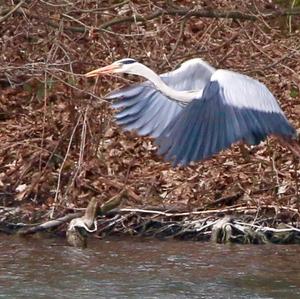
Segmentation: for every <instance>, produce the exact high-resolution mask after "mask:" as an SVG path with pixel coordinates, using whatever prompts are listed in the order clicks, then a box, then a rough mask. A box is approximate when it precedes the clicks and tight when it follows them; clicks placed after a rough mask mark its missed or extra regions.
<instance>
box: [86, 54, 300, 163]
mask: <svg viewBox="0 0 300 299" xmlns="http://www.w3.org/2000/svg"><path fill="white" fill-rule="evenodd" d="M112 73H127V74H133V75H139V76H142V77H144V78H146V79H147V81H145V82H143V83H140V84H134V85H131V86H129V87H126V88H122V89H119V90H116V91H113V92H111V93H110V94H108V95H107V96H106V98H107V99H109V100H114V101H113V102H112V106H113V108H116V109H118V111H117V112H116V122H117V123H118V124H119V125H121V126H122V127H123V128H124V129H125V130H135V131H136V132H137V133H138V134H139V135H142V136H144V135H150V136H152V137H154V138H155V139H156V144H157V145H158V146H159V150H158V153H159V154H161V155H163V156H164V158H165V159H166V160H167V161H172V162H173V164H174V165H177V164H181V165H187V164H189V163H190V162H192V161H199V160H203V159H206V158H209V157H211V156H212V155H214V154H216V153H218V152H220V151H221V150H224V149H226V148H228V147H230V146H231V144H233V143H235V142H237V141H240V140H241V141H244V142H245V143H247V144H250V145H257V144H259V143H260V142H261V141H262V140H264V139H265V138H266V137H267V136H268V135H275V136H277V137H278V138H279V139H280V140H281V141H283V142H284V143H285V144H287V146H288V147H289V148H290V149H291V150H292V151H293V152H294V154H296V155H297V156H300V146H299V145H298V144H297V142H296V141H295V137H296V130H295V129H294V128H293V126H292V125H291V124H290V123H289V121H288V120H287V118H286V116H285V115H284V113H283V111H282V110H281V108H280V106H279V104H278V102H277V100H276V99H275V97H274V96H273V94H272V93H271V92H270V91H269V89H268V88H267V87H266V86H265V85H264V84H263V83H261V82H259V81H257V80H255V79H253V78H251V77H249V76H246V75H242V74H240V73H237V72H233V71H229V70H223V69H215V68H214V67H212V66H211V65H209V64H208V63H207V62H205V61H203V60H202V59H200V58H194V59H191V60H188V61H186V62H184V63H183V64H182V65H181V66H180V67H179V68H178V69H176V70H174V71H171V72H168V73H164V74H161V75H157V74H156V73H155V72H153V71H152V70H151V69H150V68H148V67H146V66H145V65H143V64H141V63H139V62H137V61H136V60H134V59H132V58H125V59H121V60H118V61H116V62H114V63H112V64H111V65H108V66H105V67H101V68H98V69H96V70H93V71H91V72H89V73H87V74H85V76H86V77H93V76H98V75H101V74H112Z"/></svg>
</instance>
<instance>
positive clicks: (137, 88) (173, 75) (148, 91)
mask: <svg viewBox="0 0 300 299" xmlns="http://www.w3.org/2000/svg"><path fill="white" fill-rule="evenodd" d="M214 71H215V69H214V68H213V67H211V66H210V65H209V64H207V63H206V62H204V61H202V60H201V59H198V58H197V59H191V60H189V61H186V62H185V63H183V64H182V65H181V67H180V68H178V69H176V70H175V71H172V72H169V73H165V74H162V75H161V76H160V77H161V79H162V80H163V81H164V83H165V84H167V85H168V86H170V87H171V88H173V89H175V90H178V91H182V90H199V91H200V90H203V88H204V87H205V85H206V84H207V83H208V82H209V80H210V77H211V75H212V73H213V72H214ZM106 98H107V99H116V100H115V101H114V102H113V104H112V106H113V107H114V108H116V109H119V112H117V114H116V121H117V123H118V124H120V125H121V126H122V127H123V128H124V129H126V130H135V131H137V133H138V134H139V135H151V136H153V137H158V136H159V135H160V134H161V133H162V132H163V131H164V129H165V128H166V127H167V126H168V125H169V124H170V122H171V121H172V120H173V119H174V118H176V116H177V115H178V114H179V113H180V112H181V111H182V109H183V108H184V106H183V105H184V104H181V103H179V102H176V101H173V100H172V99H170V98H168V97H166V96H165V95H164V94H162V93H161V92H160V91H159V90H157V89H156V88H155V86H153V85H152V84H151V82H149V81H146V82H144V83H142V84H136V85H132V86H130V87H127V88H124V89H120V90H117V91H113V92H112V93H110V94H109V95H108V96H107V97H106Z"/></svg>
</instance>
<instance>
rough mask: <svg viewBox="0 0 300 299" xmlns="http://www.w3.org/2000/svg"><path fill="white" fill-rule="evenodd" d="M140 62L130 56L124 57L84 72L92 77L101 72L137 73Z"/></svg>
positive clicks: (101, 73)
mask: <svg viewBox="0 0 300 299" xmlns="http://www.w3.org/2000/svg"><path fill="white" fill-rule="evenodd" d="M141 66H142V64H140V63H138V62H137V61H136V60H134V59H132V58H124V59H120V60H117V61H115V62H113V63H112V64H110V65H107V66H104V67H101V68H98V69H95V70H93V71H91V72H88V73H86V74H85V76H86V77H94V76H99V75H103V74H115V73H126V74H133V75H137V74H139V72H138V71H139V69H140V67H141Z"/></svg>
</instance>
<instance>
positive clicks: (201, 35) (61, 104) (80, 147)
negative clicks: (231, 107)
mask: <svg viewBox="0 0 300 299" xmlns="http://www.w3.org/2000/svg"><path fill="white" fill-rule="evenodd" d="M171 2H172V1H153V2H151V1H139V4H136V3H132V1H131V2H130V3H129V2H128V1H123V2H120V3H119V2H118V3H114V4H112V3H111V1H106V2H105V1H104V2H103V3H102V4H101V5H102V7H101V8H100V7H98V1H88V3H87V2H86V1H77V2H76V4H75V3H72V2H68V3H66V5H63V6H59V7H58V6H53V5H51V3H48V2H41V1H35V2H32V3H27V2H26V1H25V2H22V1H21V2H20V3H19V4H16V5H13V4H11V3H7V4H3V6H2V7H1V10H0V23H1V29H0V33H1V35H0V42H1V43H0V45H1V53H2V55H0V65H1V67H0V89H1V94H0V229H1V230H2V231H4V232H5V231H6V232H8V233H9V232H11V231H13V232H16V230H17V229H19V228H20V227H28V226H29V227H30V226H32V225H35V224H42V223H47V222H48V221H52V220H54V219H61V218H63V217H66V218H63V219H68V220H66V221H65V222H63V224H62V225H61V226H59V228H58V232H62V233H63V232H64V231H66V230H67V227H68V223H69V221H70V219H69V218H68V215H70V214H73V213H75V214H76V213H77V212H81V213H82V210H83V209H85V207H86V206H87V205H88V204H89V202H90V201H91V199H92V198H94V197H95V198H97V200H98V202H99V205H101V204H104V203H105V202H106V201H108V200H109V199H111V198H112V197H114V196H116V195H118V194H119V193H120V192H122V190H124V188H125V189H126V190H127V196H126V199H125V200H124V201H123V202H122V205H121V206H120V209H132V210H131V212H130V211H129V210H128V211H127V212H126V213H127V214H126V217H125V214H124V213H125V211H124V210H122V211H121V212H120V214H118V211H116V214H114V216H112V218H110V217H111V216H109V215H110V214H109V215H108V216H106V218H103V219H100V220H99V225H100V227H101V226H102V225H105V223H106V222H105V221H107V223H110V224H111V226H109V227H108V228H107V230H108V231H109V229H110V228H111V229H112V231H113V228H114V229H115V232H116V233H121V231H119V229H121V228H122V226H123V225H124V231H123V232H122V233H125V234H127V233H128V234H129V233H130V232H131V231H132V233H133V234H141V233H142V232H143V230H144V229H145V228H144V227H146V228H147V227H148V224H147V223H150V224H151V225H150V226H149V230H148V228H147V234H150V232H151V230H150V228H151V229H154V231H155V232H153V235H155V234H157V235H158V236H161V235H164V234H165V237H168V234H167V232H169V231H170V232H171V233H173V235H176V233H179V232H182V234H183V235H185V237H187V236H188V235H189V234H188V233H184V232H185V230H186V229H187V231H189V230H188V228H187V227H185V226H184V225H185V223H189V224H191V223H193V221H198V222H199V223H198V224H197V225H198V226H200V227H202V224H203V225H204V226H205V225H208V228H207V231H206V230H203V233H204V232H205V233H206V234H207V235H210V234H211V231H212V227H213V225H212V223H214V222H215V221H217V220H218V219H222V217H224V216H229V217H231V218H230V221H229V223H230V225H228V224H224V226H225V227H228V226H231V227H232V231H233V234H234V236H236V235H238V234H239V233H240V232H239V231H238V229H237V228H235V227H234V226H233V222H235V221H239V222H242V223H247V225H248V224H255V225H258V226H261V227H270V228H272V229H281V228H280V226H281V225H286V224H287V225H290V226H292V227H295V228H299V227H298V223H299V222H298V220H299V219H298V214H299V205H300V188H299V186H300V185H299V179H300V170H299V169H300V167H299V161H297V160H296V159H294V157H293V155H292V153H291V152H290V151H289V150H288V149H287V148H284V147H282V146H281V145H280V144H279V143H278V142H277V141H276V139H275V138H273V137H270V138H269V139H268V140H266V141H265V142H262V143H261V144H260V145H258V146H255V147H250V146H249V147H248V146H243V145H241V144H235V145H233V146H232V147H231V148H230V149H228V150H226V151H223V152H221V153H220V154H218V155H216V156H213V157H212V158H211V159H209V160H206V161H201V162H197V163H195V164H192V165H189V166H187V167H176V168H173V167H172V165H170V164H169V163H166V162H164V161H163V160H162V158H161V157H160V156H158V155H157V149H156V147H155V145H154V143H153V140H152V139H151V138H146V137H138V136H137V135H136V134H134V132H123V131H122V130H121V128H120V127H119V126H117V125H116V124H115V121H114V111H113V110H112V109H111V107H110V105H109V103H107V102H106V101H105V99H104V95H105V94H107V93H108V92H109V91H111V90H113V89H115V88H118V87H122V86H126V85H128V84H131V83H134V82H137V81H138V80H139V79H137V78H135V77H130V76H127V77H122V78H121V77H101V78H99V79H98V80H97V81H96V83H95V81H94V80H87V79H86V78H84V77H83V76H82V74H84V73H86V72H88V71H90V70H92V69H94V68H95V67H97V66H103V65H107V64H109V63H111V62H112V61H114V60H116V59H120V58H124V57H133V58H135V59H137V60H139V61H141V62H142V63H144V64H145V65H147V66H149V67H150V68H152V69H153V70H155V71H156V72H157V73H163V72H167V71H170V70H172V69H174V68H175V67H176V66H178V65H179V64H180V63H182V62H183V61H185V60H187V59H190V58H192V57H201V58H203V59H204V60H206V61H208V62H209V63H210V64H211V65H213V66H215V67H217V68H224V69H231V70H235V71H238V72H240V73H243V74H246V75H249V76H251V77H254V78H256V79H258V80H259V81H261V82H263V83H265V84H266V86H267V87H268V88H269V89H270V90H271V91H272V93H274V95H275V96H276V98H277V99H278V101H279V103H280V105H281V107H282V109H283V110H284V112H285V114H286V116H287V118H288V119H289V120H290V122H291V123H292V124H293V126H294V127H295V128H300V98H299V86H300V78H299V73H300V64H299V61H300V51H299V44H300V36H299V26H298V24H299V15H297V13H295V14H294V15H291V16H287V15H286V14H284V13H283V12H284V10H285V9H287V8H288V7H281V6H279V4H278V3H275V2H272V3H270V1H268V0H261V1H257V3H256V6H255V10H253V6H249V5H248V4H247V1H239V3H237V1H230V0H226V1H224V0H222V1H221V0H219V1H214V2H213V3H210V4H208V3H206V2H207V1H200V2H201V3H200V2H199V10H200V11H202V13H203V11H206V12H207V11H208V12H210V11H211V10H213V11H221V12H222V11H223V12H224V11H226V12H228V11H231V12H232V11H239V12H240V14H238V16H239V17H238V16H237V15H236V16H237V18H235V17H234V16H233V15H232V14H230V15H228V14H225V16H224V14H223V15H222V14H221V16H219V17H218V16H214V17H212V16H209V15H208V14H206V15H205V17H203V16H199V15H198V16H197V15H192V14H184V15H182V14H180V13H178V14H176V13H174V14H172V13H170V12H171V11H172V9H173V8H172V7H170V5H171V6H172V3H171ZM173 4H174V3H173ZM176 5H179V6H180V7H181V9H187V10H190V11H193V12H194V7H190V5H191V4H190V2H189V1H176ZM157 9H160V12H164V13H160V14H156V13H157ZM295 9H297V7H295ZM270 10H271V11H273V13H274V15H273V16H272V15H270V14H267V13H266V12H270ZM183 11H184V10H183ZM104 12H105V13H104ZM167 12H169V13H167ZM137 14H138V16H139V18H138V19H135V18H133V19H132V18H131V17H130V16H137ZM149 14H150V16H151V15H152V14H153V18H147V16H149ZM230 16H231V17H230ZM247 16H248V17H247ZM249 16H250V17H249ZM253 16H256V17H255V18H254V17H253ZM226 209H229V210H226ZM231 209H232V210H231ZM235 209H236V210H235ZM139 210H152V211H156V212H155V213H152V214H151V213H150V212H145V213H144V212H138V211H139ZM133 211H135V212H133ZM157 211H160V212H162V213H167V216H164V215H163V214H160V213H158V212H157ZM248 211H251V212H250V214H249V215H248ZM170 212H172V213H173V212H176V213H177V212H178V213H187V214H185V216H183V215H182V216H180V217H179V216H174V215H173V216H174V217H173V216H168V215H169V214H168V213H170ZM194 213H196V214H194ZM197 213H199V214H198V215H197ZM255 215H257V216H255ZM248 216H249V217H248ZM113 217H116V219H118V221H117V222H116V223H115V224H114V222H113V221H114V218H113ZM123 217H125V218H124V219H123ZM206 217H209V220H206ZM247 217H248V218H247ZM71 218H72V217H71ZM152 218H153V222H151V219H152ZM126 219H128V220H126ZM235 219H237V220H235ZM248 219H249V220H248ZM123 220H124V221H123ZM101 221H104V222H103V223H102V222H101ZM156 221H158V222H156ZM172 221H175V222H174V225H173V224H172ZM131 224H132V225H133V226H131ZM235 224H238V223H235ZM118 225H120V227H119V226H118ZM168 225H170V227H169V228H168ZM191 225H192V224H191ZM247 225H246V226H245V229H246V227H248V226H247ZM156 226H157V227H156ZM139 227H140V228H139ZM196 227H197V226H196ZM284 229H289V228H284ZM160 230H161V231H162V233H161V231H160ZM192 230H193V233H192V234H191V236H197V230H196V229H195V228H193V227H192ZM200 232H201V231H200ZM207 232H208V233H207ZM209 232H210V233H209ZM98 234H100V235H101V231H98ZM179 235H180V233H179ZM200 235H201V234H200ZM200 235H199V236H200ZM204 235H205V234H204ZM204 235H203V236H202V235H201V236H202V237H204ZM171 237H172V236H171ZM199 238H200V237H199ZM225 239H226V238H225Z"/></svg>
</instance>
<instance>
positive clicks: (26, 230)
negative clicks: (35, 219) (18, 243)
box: [18, 212, 83, 235]
mask: <svg viewBox="0 0 300 299" xmlns="http://www.w3.org/2000/svg"><path fill="white" fill-rule="evenodd" d="M82 215H83V213H82V212H80V213H74V214H68V215H65V216H63V217H60V218H57V219H55V220H50V221H47V222H45V223H42V224H40V225H37V226H34V227H30V228H22V229H20V230H19V231H18V234H19V235H29V234H34V233H36V232H39V231H43V230H46V229H49V228H54V227H57V226H59V225H61V224H63V223H65V222H68V221H70V220H72V219H74V218H77V217H80V216H82Z"/></svg>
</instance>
